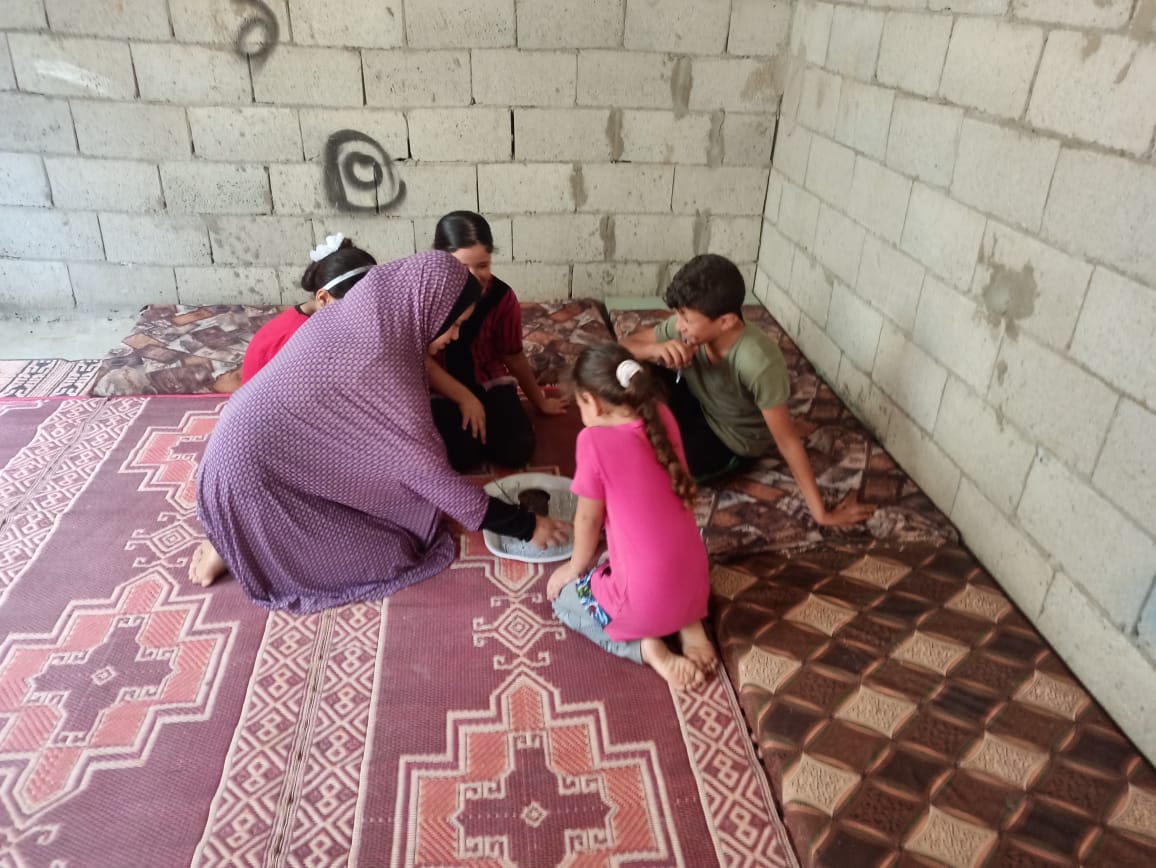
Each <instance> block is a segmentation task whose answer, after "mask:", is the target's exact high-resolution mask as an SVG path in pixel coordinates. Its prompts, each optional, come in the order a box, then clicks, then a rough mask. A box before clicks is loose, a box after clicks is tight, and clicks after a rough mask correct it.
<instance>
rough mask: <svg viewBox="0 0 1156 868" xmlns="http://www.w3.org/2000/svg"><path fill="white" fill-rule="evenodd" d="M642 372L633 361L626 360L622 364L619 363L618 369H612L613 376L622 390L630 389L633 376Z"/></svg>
mask: <svg viewBox="0 0 1156 868" xmlns="http://www.w3.org/2000/svg"><path fill="white" fill-rule="evenodd" d="M641 370H642V365H640V364H638V362H636V361H634V359H627V360H626V361H624V362H619V363H618V367H617V368H615V369H614V376H615V377H616V378H617V380H618V385H620V386H621V387H622V388H624V389H629V388H630V381H631V380H633V379H634V375H635V374H637V373H639V372H640V371H641Z"/></svg>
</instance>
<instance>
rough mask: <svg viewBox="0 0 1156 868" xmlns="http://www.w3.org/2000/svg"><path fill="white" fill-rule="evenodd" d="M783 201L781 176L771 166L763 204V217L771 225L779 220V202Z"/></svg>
mask: <svg viewBox="0 0 1156 868" xmlns="http://www.w3.org/2000/svg"><path fill="white" fill-rule="evenodd" d="M782 201H783V176H782V174H780V173H779V172H776V171H775V169H774V168H773V167H772V168H771V178H770V180H769V181H768V182H767V201H766V202H765V203H764V204H763V218H764V219H765V220H767V221H768V222H769V223H771V224H772V225H773V224H775V223H778V222H779V204H780V203H781V202H782Z"/></svg>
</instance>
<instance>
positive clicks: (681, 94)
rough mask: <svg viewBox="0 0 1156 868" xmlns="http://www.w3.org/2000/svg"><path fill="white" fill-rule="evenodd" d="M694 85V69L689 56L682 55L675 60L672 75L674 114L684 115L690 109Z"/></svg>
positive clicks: (671, 88)
mask: <svg viewBox="0 0 1156 868" xmlns="http://www.w3.org/2000/svg"><path fill="white" fill-rule="evenodd" d="M692 87H694V71H693V69H692V68H691V61H690V58H689V57H680V58H678V59H677V60H675V62H674V71H673V72H672V73H671V76H670V99H671V103H672V104H673V106H674V116H675V117H676V118H681V117H684V116H685V115H686V113H687V111H688V110H689V109H690V90H691V88H692Z"/></svg>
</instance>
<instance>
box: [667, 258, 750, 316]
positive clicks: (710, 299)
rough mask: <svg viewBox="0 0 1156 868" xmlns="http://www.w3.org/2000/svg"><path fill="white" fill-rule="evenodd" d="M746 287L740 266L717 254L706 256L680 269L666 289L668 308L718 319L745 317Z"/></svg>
mask: <svg viewBox="0 0 1156 868" xmlns="http://www.w3.org/2000/svg"><path fill="white" fill-rule="evenodd" d="M746 295H747V287H746V283H745V282H744V281H743V274H742V272H741V271H739V269H738V266H737V265H735V264H734V263H733V262H731V261H730V260H729V259H727V258H726V257H725V256H719V255H718V254H717V253H703V254H700V255H699V256H696V257H694V259H692V260H690V262H688V263H687V264H686V265H684V266H683V267H682V268H680V269H679V270H678V271H677V272H676V273H675V275H674V278H673V279H672V280H671V281H670V286H668V287H667V288H666V295H665V296H664V297H663V298H664V300H665V301H666V306H667V307H669V308H673V309H675V310H679V309H681V308H688V309H690V310H694V311H698V312H699V313H701V314H702V315H703V316H707V317H710V318H711V319H718V318H719V317H720V316H722V315H723V314H727V313H733V314H734V315H735V316H737V317H738V318H739V319H742V317H743V300H744V299H745V298H746Z"/></svg>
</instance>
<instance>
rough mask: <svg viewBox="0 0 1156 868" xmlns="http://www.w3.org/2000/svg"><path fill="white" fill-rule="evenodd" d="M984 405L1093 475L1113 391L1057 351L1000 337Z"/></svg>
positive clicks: (1026, 340) (1025, 340)
mask: <svg viewBox="0 0 1156 868" xmlns="http://www.w3.org/2000/svg"><path fill="white" fill-rule="evenodd" d="M987 400H988V403H989V404H991V405H992V406H994V407H995V408H996V411H997V412H999V413H1002V414H1003V415H1005V416H1007V418H1008V419H1010V420H1011V421H1012V422H1014V423H1015V424H1016V425H1017V426H1018V427H1019V428H1020V429H1022V430H1023V431H1025V432H1026V433H1027V434H1028V435H1029V436H1030V437H1031V438H1032V439H1034V440H1035V441H1036V442H1037V443H1039V444H1040V445H1041V446H1043V447H1044V448H1046V449H1049V450H1051V451H1052V452H1054V453H1055V454H1056V455H1058V456H1059V457H1060V459H1061V460H1063V461H1065V462H1067V463H1068V464H1070V465H1071V466H1072V467H1074V468H1076V469H1077V470H1078V471H1080V472H1081V473H1091V472H1092V467H1093V466H1094V465H1095V463H1096V456H1097V455H1098V454H1099V452H1100V446H1101V444H1102V443H1103V442H1104V435H1105V434H1106V433H1107V431H1108V425H1109V423H1111V421H1112V414H1113V413H1114V412H1115V409H1116V400H1117V396H1116V393H1115V392H1113V391H1112V390H1111V389H1109V388H1108V387H1107V386H1105V385H1104V384H1103V383H1102V382H1100V380H1098V379H1096V378H1095V377H1093V376H1092V375H1091V374H1088V373H1086V372H1085V371H1084V370H1083V369H1082V368H1080V367H1078V366H1076V365H1074V364H1072V362H1070V361H1068V360H1067V359H1066V358H1064V357H1063V356H1061V355H1057V354H1056V353H1053V352H1051V351H1050V350H1047V349H1045V348H1043V347H1041V346H1039V345H1038V344H1036V343H1035V342H1034V341H1033V340H1032V339H1031V338H1028V337H1021V338H1019V339H1018V340H1014V341H1004V342H1003V346H1002V347H1001V348H1000V354H999V359H998V361H997V362H996V375H995V379H994V380H992V382H991V385H990V386H989V387H988V392H987Z"/></svg>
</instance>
